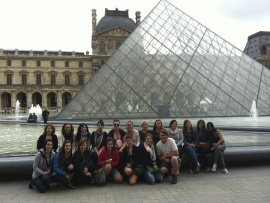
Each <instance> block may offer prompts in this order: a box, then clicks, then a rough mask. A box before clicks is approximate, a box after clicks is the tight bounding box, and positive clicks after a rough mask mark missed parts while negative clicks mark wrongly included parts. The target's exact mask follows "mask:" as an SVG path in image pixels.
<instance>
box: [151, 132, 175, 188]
mask: <svg viewBox="0 0 270 203" xmlns="http://www.w3.org/2000/svg"><path fill="white" fill-rule="evenodd" d="M156 148H157V155H158V158H159V160H160V171H161V173H162V174H167V173H171V174H172V180H171V183H172V184H176V183H177V173H178V171H179V166H180V159H179V157H178V155H179V152H178V148H177V146H176V144H175V141H174V140H173V139H172V138H168V131H167V130H165V129H162V130H161V131H160V141H159V142H158V143H157V146H156Z"/></svg>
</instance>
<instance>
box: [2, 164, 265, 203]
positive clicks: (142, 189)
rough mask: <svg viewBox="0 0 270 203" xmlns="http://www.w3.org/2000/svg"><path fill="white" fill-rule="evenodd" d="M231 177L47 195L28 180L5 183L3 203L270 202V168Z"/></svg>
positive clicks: (235, 171)
mask: <svg viewBox="0 0 270 203" xmlns="http://www.w3.org/2000/svg"><path fill="white" fill-rule="evenodd" d="M229 171H230V173H231V174H230V175H225V174H223V173H221V169H220V168H218V170H217V172H216V173H214V174H213V173H208V174H205V173H203V172H201V173H199V174H194V175H192V176H191V175H189V174H188V173H187V172H186V171H182V172H181V174H180V175H179V176H178V183H177V184H176V185H172V184H170V180H171V178H169V179H165V181H164V183H161V184H156V185H147V184H145V183H143V182H139V183H138V184H136V185H135V186H129V185H128V183H126V182H125V183H122V184H114V183H108V184H107V185H105V186H100V187H99V186H92V185H84V186H81V187H77V188H76V189H74V190H71V189H67V188H63V189H56V188H55V184H54V183H53V184H51V188H52V189H51V190H49V191H48V192H47V193H44V194H41V193H38V192H37V191H36V190H35V189H33V190H30V189H28V183H29V181H28V180H20V181H1V182H0V202H29V203H30V202H33V203H36V202H51V203H52V202H57V203H58V202H65V203H68V202H72V203H77V202H78V203H79V202H91V203H113V202H125V203H127V202H143V203H148V202H149V203H150V202H183V203H184V202H207V203H211V202H224V203H229V202H251V203H252V202H265V203H266V202H267V203H269V202H270V165H263V166H248V167H233V168H229Z"/></svg>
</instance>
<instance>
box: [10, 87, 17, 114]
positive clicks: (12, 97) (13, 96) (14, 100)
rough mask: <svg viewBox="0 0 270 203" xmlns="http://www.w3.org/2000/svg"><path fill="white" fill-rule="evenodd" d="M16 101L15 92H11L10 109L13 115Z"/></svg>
mask: <svg viewBox="0 0 270 203" xmlns="http://www.w3.org/2000/svg"><path fill="white" fill-rule="evenodd" d="M16 101H17V98H16V92H15V91H12V93H11V109H12V110H11V113H15V107H16Z"/></svg>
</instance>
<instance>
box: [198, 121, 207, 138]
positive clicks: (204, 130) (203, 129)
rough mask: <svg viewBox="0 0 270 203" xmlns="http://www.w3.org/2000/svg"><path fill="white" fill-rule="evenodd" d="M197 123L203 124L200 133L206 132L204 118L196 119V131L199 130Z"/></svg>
mask: <svg viewBox="0 0 270 203" xmlns="http://www.w3.org/2000/svg"><path fill="white" fill-rule="evenodd" d="M199 123H202V124H203V126H202V134H203V135H204V134H205V132H206V127H205V122H204V120H198V122H197V128H196V130H197V132H199V131H201V129H200V128H199Z"/></svg>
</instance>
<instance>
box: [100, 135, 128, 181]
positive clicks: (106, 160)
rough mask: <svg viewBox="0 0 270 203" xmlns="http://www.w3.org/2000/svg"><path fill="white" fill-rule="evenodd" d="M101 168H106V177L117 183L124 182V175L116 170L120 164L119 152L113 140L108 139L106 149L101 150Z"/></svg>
mask: <svg viewBox="0 0 270 203" xmlns="http://www.w3.org/2000/svg"><path fill="white" fill-rule="evenodd" d="M97 164H98V165H99V166H105V171H106V177H109V178H110V179H112V180H113V181H114V182H116V183H121V182H122V181H123V177H122V175H121V174H120V173H119V171H118V170H117V169H116V167H117V166H118V164H119V152H118V150H117V149H115V145H114V143H113V139H112V138H111V137H108V139H107V140H106V144H105V147H103V149H102V150H101V152H100V154H99V157H98V163H97Z"/></svg>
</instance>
